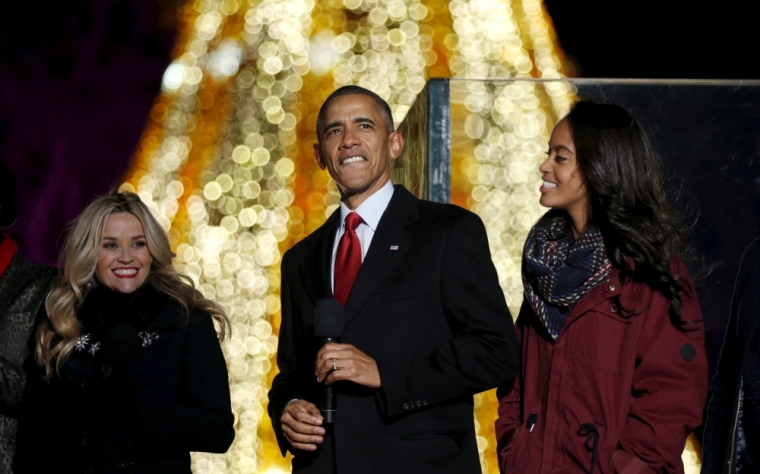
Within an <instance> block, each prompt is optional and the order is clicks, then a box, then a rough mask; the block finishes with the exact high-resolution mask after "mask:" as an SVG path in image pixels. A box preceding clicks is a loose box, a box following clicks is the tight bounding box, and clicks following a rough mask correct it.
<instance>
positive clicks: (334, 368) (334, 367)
mask: <svg viewBox="0 0 760 474" xmlns="http://www.w3.org/2000/svg"><path fill="white" fill-rule="evenodd" d="M333 370H338V367H336V365H335V359H333Z"/></svg>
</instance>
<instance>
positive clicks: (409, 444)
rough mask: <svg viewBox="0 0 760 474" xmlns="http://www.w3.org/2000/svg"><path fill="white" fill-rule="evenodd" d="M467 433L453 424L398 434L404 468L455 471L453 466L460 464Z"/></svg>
mask: <svg viewBox="0 0 760 474" xmlns="http://www.w3.org/2000/svg"><path fill="white" fill-rule="evenodd" d="M467 436H468V433H467V431H466V430H463V429H455V428H452V429H441V430H427V431H416V432H412V433H406V434H403V435H401V446H402V455H403V457H404V465H405V468H406V470H407V472H409V473H412V472H414V473H417V472H458V471H457V467H456V466H460V468H461V465H462V462H463V459H462V453H463V450H464V447H465V446H464V445H465V443H466V442H467ZM464 472H468V471H466V470H465V471H464Z"/></svg>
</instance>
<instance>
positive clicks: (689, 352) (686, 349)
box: [681, 343, 697, 362]
mask: <svg viewBox="0 0 760 474" xmlns="http://www.w3.org/2000/svg"><path fill="white" fill-rule="evenodd" d="M695 357H697V349H696V348H695V347H694V346H693V345H691V344H689V343H686V344H684V345H683V346H681V358H682V359H683V360H685V361H686V362H691V361H693V360H694V358H695Z"/></svg>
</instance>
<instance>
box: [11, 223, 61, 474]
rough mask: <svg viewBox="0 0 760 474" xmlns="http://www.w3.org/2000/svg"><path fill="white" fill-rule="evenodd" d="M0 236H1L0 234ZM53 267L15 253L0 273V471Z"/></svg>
mask: <svg viewBox="0 0 760 474" xmlns="http://www.w3.org/2000/svg"><path fill="white" fill-rule="evenodd" d="M0 240H2V236H0ZM54 274H55V271H54V270H53V269H52V268H50V267H45V266H42V265H36V264H34V263H32V262H30V261H28V260H27V259H26V258H24V257H23V256H22V255H21V254H19V253H17V254H16V255H15V256H14V257H13V260H11V263H10V265H8V268H6V269H5V273H4V274H3V275H2V277H0V472H3V473H6V472H10V471H11V462H12V461H13V451H14V447H15V444H16V417H17V416H18V403H19V402H20V401H21V395H22V394H23V392H24V369H23V365H24V360H25V359H26V357H27V355H28V354H29V337H30V335H31V334H32V332H33V330H34V328H35V326H36V324H37V320H38V318H39V314H40V312H43V313H44V308H45V295H47V293H48V291H49V289H50V280H51V279H52V278H53V275H54Z"/></svg>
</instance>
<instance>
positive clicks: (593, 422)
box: [496, 260, 708, 474]
mask: <svg viewBox="0 0 760 474" xmlns="http://www.w3.org/2000/svg"><path fill="white" fill-rule="evenodd" d="M671 270H672V271H674V272H675V273H677V274H678V275H680V276H681V277H682V278H683V279H684V281H685V284H686V290H685V291H683V292H682V293H681V300H682V308H683V311H682V320H684V321H687V320H688V321H695V323H694V324H693V325H691V326H689V327H688V328H689V330H688V331H686V332H683V331H681V330H679V329H677V328H676V327H675V326H674V325H673V323H672V322H671V320H670V317H669V315H668V308H669V305H670V302H669V301H668V300H667V299H665V297H664V296H663V295H662V294H661V293H659V292H655V291H653V290H652V289H651V288H650V287H649V286H647V285H645V284H643V283H636V282H632V281H628V282H627V283H626V284H625V285H621V283H620V278H619V272H618V271H617V270H614V269H613V270H612V271H611V272H610V277H609V279H608V280H607V281H606V282H604V283H602V284H600V285H599V286H597V287H596V288H594V289H593V290H591V291H590V292H589V293H588V294H586V295H584V296H583V297H582V298H581V299H580V301H578V304H577V305H576V306H575V308H574V309H573V311H572V312H571V314H570V316H569V317H568V319H567V321H566V322H565V326H564V327H563V328H562V331H561V332H560V335H559V337H558V338H557V340H556V342H553V341H552V340H551V337H550V336H549V335H548V333H547V332H546V330H545V329H544V328H543V326H542V325H541V323H540V321H539V320H538V318H537V317H536V315H535V313H534V311H533V309H532V308H531V306H530V305H529V304H527V303H523V307H522V309H521V311H520V315H519V317H518V319H517V332H518V334H519V336H520V340H521V343H522V356H523V359H522V367H521V370H520V376H519V378H518V379H517V380H516V381H515V382H514V383H513V384H512V385H510V386H508V387H505V388H506V390H505V393H502V394H500V395H503V396H502V397H501V401H500V405H499V419H498V420H497V421H496V437H497V440H498V453H499V463H500V467H501V471H502V472H503V473H531V474H550V473H581V472H590V471H591V465H592V451H593V448H594V435H593V434H591V433H592V432H594V431H596V432H597V433H598V440H597V445H598V446H597V449H596V462H595V468H594V470H593V472H594V473H595V474H613V473H619V474H633V473H636V474H639V473H641V474H643V473H651V472H657V473H661V472H662V473H683V464H682V462H681V453H682V451H683V449H684V445H685V441H686V437H687V436H688V434H689V433H690V432H691V431H692V430H693V429H694V428H695V427H697V426H698V425H699V424H700V422H701V421H702V408H703V407H704V403H705V399H706V396H707V384H708V380H707V358H706V355H705V349H704V332H703V326H702V324H703V323H702V313H701V311H700V309H699V302H698V300H697V297H696V294H695V292H694V287H693V284H692V282H691V278H690V277H689V274H688V272H687V270H686V268H685V266H684V265H683V263H682V262H681V261H680V260H678V261H674V263H673V265H672V269H671ZM623 308H625V310H631V311H640V312H638V313H637V314H630V313H629V312H627V311H625V310H623ZM589 424H590V425H589ZM582 425H585V426H584V427H583V428H585V429H582Z"/></svg>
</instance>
